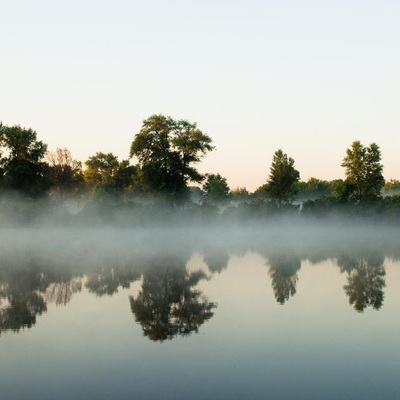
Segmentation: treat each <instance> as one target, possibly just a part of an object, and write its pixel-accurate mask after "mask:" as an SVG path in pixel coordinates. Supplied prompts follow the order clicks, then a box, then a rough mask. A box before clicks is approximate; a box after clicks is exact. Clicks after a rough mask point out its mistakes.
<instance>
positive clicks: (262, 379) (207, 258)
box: [0, 229, 400, 400]
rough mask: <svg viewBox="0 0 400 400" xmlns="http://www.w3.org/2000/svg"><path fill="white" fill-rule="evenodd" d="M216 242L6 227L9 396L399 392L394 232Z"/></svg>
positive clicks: (2, 285)
mask: <svg viewBox="0 0 400 400" xmlns="http://www.w3.org/2000/svg"><path fill="white" fill-rule="evenodd" d="M292 233H293V232H292ZM213 235H214V236H212V237H210V236H209V235H204V232H203V233H198V232H191V233H189V234H188V233H184V234H182V232H180V233H177V232H163V233H161V234H160V233H157V234H155V233H154V232H141V233H140V234H139V233H137V232H136V233H135V232H130V231H123V232H120V231H118V232H117V231H112V232H110V231H107V232H106V231H104V232H101V231H100V232H99V231H84V232H76V231H71V232H63V233H60V232H53V231H50V230H45V231H40V232H34V231H30V230H26V231H14V232H11V231H8V232H3V235H2V244H1V245H0V247H1V253H0V301H1V303H0V331H1V333H0V355H1V356H0V398H1V399H7V400H14V399H18V400H19V399H32V400H35V399H41V400H43V399H54V398H57V399H87V398H96V399H126V398H135V399H156V398H159V399H188V398H189V399H206V398H207V399H308V400H311V399H318V400H320V399H332V400H334V399H335V400H336V399H341V400H343V399H352V400H357V399H363V400H366V399H371V400H372V399H374V400H376V399H398V398H400V380H399V370H400V350H399V342H400V334H399V332H400V329H399V328H400V326H399V325H400V323H399V319H398V310H399V307H400V290H399V284H400V247H399V246H398V243H399V240H398V236H397V233H396V232H390V236H383V235H380V234H378V233H377V232H375V233H374V232H373V231H371V232H365V230H363V229H361V230H357V231H354V232H348V231H347V232H338V231H333V232H330V233H325V234H322V233H321V232H313V233H311V232H307V233H304V235H299V234H298V232H295V234H289V233H288V232H285V231H281V232H276V231H272V232H271V231H269V232H260V231H258V232H251V231H248V232H246V233H243V232H242V233H241V234H240V235H236V236H235V235H233V234H231V235H228V234H226V232H225V234H223V233H221V232H219V233H215V232H214V233H213Z"/></svg>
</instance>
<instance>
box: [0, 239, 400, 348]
mask: <svg viewBox="0 0 400 400" xmlns="http://www.w3.org/2000/svg"><path fill="white" fill-rule="evenodd" d="M170 236H171V235H169V236H167V237H164V238H163V241H157V242H151V237H150V235H148V236H146V238H145V239H146V242H140V241H139V242H137V243H136V246H132V245H131V244H130V242H129V240H130V238H129V236H128V235H125V236H124V237H123V238H120V242H121V244H120V246H121V247H120V248H119V247H118V243H119V242H118V240H114V237H110V238H109V237H106V238H105V239H104V237H102V239H103V241H102V242H101V243H102V244H101V246H96V245H95V243H91V244H90V246H89V245H88V244H87V243H86V242H85V241H82V244H80V243H79V242H78V241H76V240H75V238H74V240H71V241H70V243H71V245H70V247H68V246H67V245H66V246H64V247H65V250H64V248H63V247H62V246H61V245H59V246H58V247H57V248H56V251H53V252H52V251H50V250H47V249H46V248H44V247H38V248H39V250H37V249H36V248H34V246H32V248H31V249H29V251H28V250H26V251H24V247H23V246H22V244H21V245H20V247H19V248H18V249H17V250H18V251H14V252H13V251H12V249H11V247H7V246H5V245H4V244H3V248H2V252H1V254H0V333H1V332H4V331H5V330H11V331H14V332H18V331H20V330H21V329H23V328H30V327H32V326H33V325H35V323H36V322H37V318H38V316H40V315H42V314H43V313H45V312H46V311H47V305H48V304H49V303H52V302H53V303H55V304H56V305H58V306H66V305H68V304H69V302H70V301H71V300H72V299H73V298H74V296H75V295H76V294H78V293H80V292H81V291H87V292H89V293H91V294H93V295H94V296H98V297H102V296H106V295H107V296H112V295H114V294H115V293H117V292H118V291H119V290H120V289H127V290H129V288H130V287H131V284H132V283H133V282H135V281H138V280H140V279H141V289H140V292H139V293H138V294H135V295H132V293H130V294H131V295H130V296H129V293H127V294H126V307H127V308H128V307H130V309H131V311H132V313H133V315H134V318H135V320H136V321H137V322H138V323H139V324H140V325H141V327H142V329H143V333H144V335H145V336H146V337H148V338H149V339H151V340H156V341H163V340H167V339H172V338H174V337H178V336H185V335H189V334H191V333H194V332H198V331H199V329H200V327H201V326H202V325H203V324H204V322H206V321H207V320H209V319H210V318H212V317H213V315H214V312H215V311H216V310H215V309H216V304H214V303H213V302H212V301H211V300H210V301H208V300H207V297H206V295H207V293H204V294H203V293H202V292H201V291H200V289H199V284H200V283H201V282H205V281H206V280H208V279H214V278H215V277H216V276H219V277H222V276H223V274H224V273H226V272H227V270H228V269H229V265H230V260H231V256H239V255H240V256H242V258H243V259H245V252H246V251H249V250H250V251H252V252H253V253H256V254H259V255H261V256H262V257H263V258H264V260H265V264H266V265H267V266H268V275H269V277H270V279H271V286H272V289H273V295H274V297H275V299H276V301H277V303H279V304H282V305H284V304H286V303H287V302H288V301H289V300H291V301H294V299H293V296H295V295H296V292H297V285H298V283H299V272H300V270H301V265H302V262H303V261H305V260H308V261H310V262H311V263H312V264H317V263H321V262H323V261H324V260H332V261H333V262H334V263H335V264H336V266H337V267H338V269H339V271H340V272H341V273H343V274H345V275H346V279H347V284H346V285H344V287H343V288H342V287H340V288H338V290H340V291H343V289H344V292H343V295H345V296H347V297H348V300H349V303H350V305H351V306H352V307H354V309H355V310H356V311H357V312H364V311H365V310H366V309H367V308H372V309H375V310H379V309H381V308H382V307H383V303H384V298H385V294H384V289H385V257H390V258H392V259H396V260H398V259H400V248H399V246H398V245H397V242H396V241H395V240H392V241H389V240H387V239H386V238H385V240H384V241H378V240H375V237H372V239H373V240H367V241H365V242H363V241H362V240H361V241H359V242H357V240H358V237H357V236H356V235H354V237H353V238H352V240H355V242H354V243H350V244H349V243H348V241H344V240H339V239H332V237H329V238H328V239H329V240H321V241H319V242H316V240H315V237H311V238H310V239H309V242H306V241H305V242H300V241H299V240H297V241H295V240H289V239H290V238H289V239H288V240H287V241H285V240H283V239H282V238H281V237H279V236H277V237H274V238H273V240H270V241H268V240H266V238H263V237H256V236H255V235H254V236H253V237H251V240H250V241H249V240H248V239H243V238H235V240H231V241H229V240H227V241H226V242H224V241H223V240H222V239H221V240H219V241H218V242H216V243H213V240H212V238H207V239H204V238H203V240H197V241H196V240H193V239H192V238H189V239H188V240H187V241H185V239H184V238H182V237H181V238H179V240H178V239H177V238H174V237H170ZM98 239H99V237H96V240H98ZM29 240H30V239H29ZM135 240H138V239H135ZM143 240H144V239H143ZM147 242H149V243H150V244H147ZM28 243H29V242H28ZM67 243H68V242H67ZM24 246H25V244H24ZM36 246H38V245H37V244H36ZM85 246H86V247H85ZM86 248H90V249H91V250H92V251H90V252H88V251H85V249H86ZM10 249H11V250H10ZM194 252H198V253H199V254H202V255H203V261H204V263H205V264H206V265H207V268H205V271H206V272H201V271H194V272H193V271H192V272H189V271H188V270H187V265H188V262H189V260H190V259H191V257H192V254H193V253H194ZM63 255H64V256H63ZM244 264H245V263H244ZM242 273H243V274H246V273H248V271H247V270H246V265H243V271H242ZM239 279H240V278H239ZM220 290H221V291H224V290H229V288H224V287H221V288H220ZM128 310H129V308H128Z"/></svg>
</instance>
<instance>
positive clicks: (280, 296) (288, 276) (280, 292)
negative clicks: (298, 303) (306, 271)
mask: <svg viewBox="0 0 400 400" xmlns="http://www.w3.org/2000/svg"><path fill="white" fill-rule="evenodd" d="M268 263H269V275H270V277H271V280H272V288H273V290H274V295H275V298H276V301H277V302H278V303H280V304H284V303H285V301H287V300H289V298H290V297H291V296H294V295H295V294H296V285H297V281H298V279H299V278H298V275H297V272H298V271H299V270H300V267H301V261H300V259H299V258H297V257H296V256H293V255H290V254H282V253H275V254H274V255H272V256H271V257H269V258H268Z"/></svg>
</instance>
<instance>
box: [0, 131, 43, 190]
mask: <svg viewBox="0 0 400 400" xmlns="http://www.w3.org/2000/svg"><path fill="white" fill-rule="evenodd" d="M46 150H47V145H46V144H44V143H43V142H41V141H39V140H37V135H36V132H35V131H34V130H32V129H25V128H22V127H21V126H19V125H15V126H5V125H2V124H0V169H1V172H2V174H3V176H2V186H3V187H5V188H8V189H13V190H18V191H21V192H23V193H25V194H27V195H29V196H31V197H37V196H39V195H41V194H43V193H44V192H45V191H46V190H47V189H48V187H49V179H48V164H47V163H46V162H44V161H43V157H44V155H45V154H46Z"/></svg>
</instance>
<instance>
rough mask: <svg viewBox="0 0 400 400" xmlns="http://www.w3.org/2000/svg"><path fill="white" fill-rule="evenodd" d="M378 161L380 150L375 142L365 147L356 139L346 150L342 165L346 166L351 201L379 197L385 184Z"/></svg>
mask: <svg viewBox="0 0 400 400" xmlns="http://www.w3.org/2000/svg"><path fill="white" fill-rule="evenodd" d="M380 161H381V151H380V149H379V146H378V145H377V144H376V143H372V144H370V145H369V147H365V146H363V145H362V144H361V143H360V141H358V140H356V141H354V142H353V143H352V144H351V148H349V149H347V150H346V156H345V157H344V159H343V162H342V167H345V168H346V183H348V185H349V186H350V188H351V190H350V199H351V200H352V201H355V202H360V201H373V200H376V199H377V198H379V197H380V195H381V190H382V188H383V187H384V185H385V178H384V177H383V175H382V171H383V165H382V164H381V163H380Z"/></svg>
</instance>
